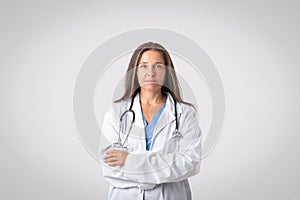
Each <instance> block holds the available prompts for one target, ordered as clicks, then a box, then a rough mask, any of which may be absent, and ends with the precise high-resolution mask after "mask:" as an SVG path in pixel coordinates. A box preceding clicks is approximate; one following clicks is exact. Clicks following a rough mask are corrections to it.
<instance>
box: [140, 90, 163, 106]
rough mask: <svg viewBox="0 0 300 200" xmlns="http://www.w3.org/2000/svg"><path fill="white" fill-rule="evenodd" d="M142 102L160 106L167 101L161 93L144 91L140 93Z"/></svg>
mask: <svg viewBox="0 0 300 200" xmlns="http://www.w3.org/2000/svg"><path fill="white" fill-rule="evenodd" d="M140 101H141V103H142V104H148V105H153V104H159V103H162V102H164V101H165V98H164V96H163V95H162V93H161V91H160V90H159V91H148V90H142V89H141V91H140Z"/></svg>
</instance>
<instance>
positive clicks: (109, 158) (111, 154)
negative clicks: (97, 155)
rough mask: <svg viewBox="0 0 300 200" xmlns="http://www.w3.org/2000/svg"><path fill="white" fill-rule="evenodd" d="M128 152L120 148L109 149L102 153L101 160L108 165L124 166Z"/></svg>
mask: <svg viewBox="0 0 300 200" xmlns="http://www.w3.org/2000/svg"><path fill="white" fill-rule="evenodd" d="M127 156H128V153H127V152H126V151H122V150H109V151H106V152H105V153H104V157H103V161H104V162H105V163H107V164H108V165H109V166H112V167H113V166H118V165H120V166H124V165H125V161H126V158H127Z"/></svg>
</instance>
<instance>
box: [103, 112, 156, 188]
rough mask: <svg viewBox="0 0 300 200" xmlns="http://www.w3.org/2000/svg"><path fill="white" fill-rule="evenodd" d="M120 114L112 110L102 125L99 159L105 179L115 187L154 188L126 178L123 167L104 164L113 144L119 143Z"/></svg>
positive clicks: (151, 185)
mask: <svg viewBox="0 0 300 200" xmlns="http://www.w3.org/2000/svg"><path fill="white" fill-rule="evenodd" d="M117 116H118V114H117V113H116V111H115V110H114V109H110V110H109V111H108V112H107V113H106V114H105V117H104V120H103V125H102V129H101V130H102V135H101V136H102V137H101V139H100V148H99V159H100V162H101V164H102V173H103V176H104V178H105V179H106V180H107V181H108V182H109V183H110V184H111V185H112V186H114V187H119V188H127V187H140V188H143V187H144V188H153V187H154V185H153V184H140V183H138V182H136V181H134V180H132V179H130V178H126V177H124V170H123V167H121V166H115V167H110V166H108V165H107V164H106V163H104V162H103V155H104V153H105V151H107V150H108V149H109V148H110V147H111V144H113V143H114V142H117V141H118V130H119V127H118V124H119V122H118V121H117V119H118V117H117Z"/></svg>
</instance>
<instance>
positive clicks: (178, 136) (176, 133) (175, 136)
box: [172, 129, 182, 139]
mask: <svg viewBox="0 0 300 200" xmlns="http://www.w3.org/2000/svg"><path fill="white" fill-rule="evenodd" d="M172 137H173V138H175V139H179V138H181V137H182V135H181V133H180V132H179V131H178V129H176V130H175V131H174V132H173V135H172Z"/></svg>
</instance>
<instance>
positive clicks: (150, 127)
mask: <svg viewBox="0 0 300 200" xmlns="http://www.w3.org/2000/svg"><path fill="white" fill-rule="evenodd" d="M166 102H167V101H166ZM166 102H165V103H164V104H163V105H162V106H161V108H160V109H159V110H158V111H157V112H156V114H155V115H154V117H153V118H152V119H151V120H150V122H149V123H147V121H146V119H145V117H144V114H143V112H142V116H143V122H144V126H145V132H146V150H147V151H149V150H150V146H151V143H152V135H153V132H154V129H155V127H156V124H157V122H158V119H159V117H160V115H161V113H162V111H163V110H164V108H165V107H166Z"/></svg>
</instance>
